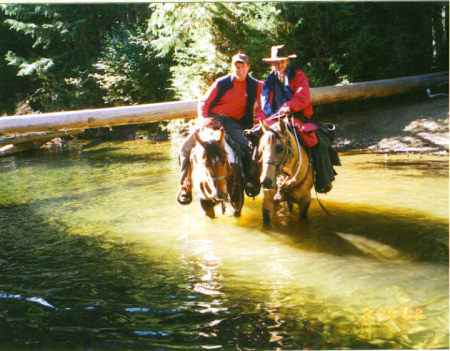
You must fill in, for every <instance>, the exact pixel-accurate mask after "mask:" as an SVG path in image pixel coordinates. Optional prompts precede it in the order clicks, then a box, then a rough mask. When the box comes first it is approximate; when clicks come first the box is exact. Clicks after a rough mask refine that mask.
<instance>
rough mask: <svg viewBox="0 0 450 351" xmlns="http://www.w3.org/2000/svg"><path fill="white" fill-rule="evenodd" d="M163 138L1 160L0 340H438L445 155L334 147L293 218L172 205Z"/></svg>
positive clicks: (255, 345)
mask: <svg viewBox="0 0 450 351" xmlns="http://www.w3.org/2000/svg"><path fill="white" fill-rule="evenodd" d="M177 147H178V146H177V145H172V144H170V143H161V144H152V143H150V142H148V141H132V142H110V143H109V142H108V143H107V142H105V143H91V144H89V143H84V144H79V143H73V144H72V145H70V146H64V147H62V148H60V149H58V148H57V149H49V150H43V151H40V152H38V153H30V154H22V155H17V156H14V157H3V158H1V159H0V345H1V346H0V349H1V350H17V349H47V350H60V349H77V350H103V349H120V350H126V349H161V350H167V349H174V348H180V349H215V348H222V349H241V350H242V349H244V348H247V349H257V350H261V349H277V348H280V349H304V348H308V349H343V348H350V349H367V348H369V349H377V348H382V349H394V348H395V349H412V348H419V349H428V348H434V349H436V348H448V347H449V335H448V327H449V322H448V321H449V319H448V318H449V316H448V307H449V306H448V290H449V288H448V210H449V208H448V159H447V158H444V157H432V156H422V157H418V156H413V155H410V156H405V155H397V156H392V155H386V156H385V155H373V154H347V155H341V160H342V163H343V165H342V167H339V168H337V171H338V173H339V175H338V176H337V179H336V181H335V183H334V188H333V190H332V191H331V192H330V193H329V194H327V195H322V194H320V195H319V199H320V201H321V202H322V204H323V205H324V206H325V207H326V209H327V210H328V211H329V212H330V213H331V216H328V215H327V214H325V212H324V211H322V209H321V208H320V207H319V205H318V203H317V200H316V199H315V198H314V200H313V202H312V205H311V209H310V213H309V219H308V221H307V222H300V221H299V220H298V217H299V214H298V210H297V209H296V208H294V211H293V213H292V214H290V213H289V212H288V210H287V209H285V210H282V211H281V213H279V215H278V216H277V217H276V218H274V221H273V225H272V227H271V228H270V229H263V227H262V224H261V196H259V197H257V198H256V199H255V200H252V199H246V203H245V205H244V209H243V215H242V217H241V218H234V217H233V216H232V214H231V211H228V212H226V213H225V215H223V214H222V213H221V211H220V209H219V208H217V209H216V213H217V214H218V218H216V219H214V220H211V219H209V218H207V217H205V216H204V214H203V212H202V210H201V208H200V206H199V203H198V201H197V199H196V198H194V203H193V204H192V205H190V206H185V207H183V206H180V205H178V203H177V202H176V201H175V196H176V192H177V182H178V164H177Z"/></svg>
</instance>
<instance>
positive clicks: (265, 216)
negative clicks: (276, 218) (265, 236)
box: [262, 208, 270, 226]
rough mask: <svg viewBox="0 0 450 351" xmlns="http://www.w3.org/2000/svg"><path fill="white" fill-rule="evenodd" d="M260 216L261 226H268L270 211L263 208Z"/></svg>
mask: <svg viewBox="0 0 450 351" xmlns="http://www.w3.org/2000/svg"><path fill="white" fill-rule="evenodd" d="M262 215H263V225H264V226H269V225H270V210H268V209H265V208H263V209H262Z"/></svg>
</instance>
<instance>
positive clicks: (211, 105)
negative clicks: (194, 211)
mask: <svg viewBox="0 0 450 351" xmlns="http://www.w3.org/2000/svg"><path fill="white" fill-rule="evenodd" d="M231 69H232V73H231V74H229V75H227V76H224V77H221V78H219V79H217V80H216V81H215V82H214V84H213V85H211V87H210V88H209V89H208V91H207V92H206V93H205V94H204V96H203V97H202V98H201V99H200V101H199V103H198V118H199V121H200V122H201V121H202V119H204V118H208V117H213V118H214V119H216V120H218V121H219V122H220V123H221V125H222V126H223V127H224V129H225V131H226V133H227V134H228V135H229V136H231V139H232V141H233V144H235V145H234V148H239V149H240V154H241V155H242V156H241V157H242V164H243V173H244V178H245V186H244V187H245V191H246V193H247V195H249V196H256V195H258V193H259V189H260V184H259V180H258V179H257V178H255V177H251V176H250V167H251V165H250V163H251V162H252V159H251V145H250V144H249V141H248V140H247V138H246V137H245V136H244V129H245V128H251V127H252V126H253V123H254V121H253V120H254V111H255V105H256V111H258V113H259V114H261V112H260V111H261V103H260V96H261V89H262V82H260V81H258V80H256V79H254V78H252V77H250V76H249V75H248V72H249V70H250V62H249V59H248V57H247V55H245V54H243V53H238V54H236V55H234V56H233V57H232V60H231ZM194 146H195V139H194V136H193V134H191V135H190V136H189V137H188V138H187V139H186V140H185V141H184V142H183V144H182V145H181V150H180V166H181V177H180V190H179V192H178V194H177V200H178V202H179V203H180V204H182V205H187V204H189V203H191V201H192V189H191V179H190V160H189V158H190V154H191V150H192V149H193V148H194ZM232 147H233V146H232ZM250 178H254V179H251V180H250Z"/></svg>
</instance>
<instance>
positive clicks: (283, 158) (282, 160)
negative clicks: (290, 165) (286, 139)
mask: <svg viewBox="0 0 450 351" xmlns="http://www.w3.org/2000/svg"><path fill="white" fill-rule="evenodd" d="M267 132H270V133H272V134H273V135H274V137H275V138H276V139H279V140H283V139H282V137H281V136H280V134H279V133H278V132H277V131H276V130H274V129H272V128H269V129H268V130H267ZM282 144H283V151H282V154H281V157H280V161H279V162H277V161H273V160H269V161H266V162H264V164H266V165H272V166H275V167H276V170H277V173H279V170H280V168H281V166H283V165H284V164H285V163H286V160H287V158H288V157H289V156H290V155H291V154H292V151H291V148H290V147H289V145H288V143H282ZM261 157H262V155H261ZM281 172H282V173H284V174H285V175H287V176H289V173H287V172H285V171H284V170H283V169H282V170H281Z"/></svg>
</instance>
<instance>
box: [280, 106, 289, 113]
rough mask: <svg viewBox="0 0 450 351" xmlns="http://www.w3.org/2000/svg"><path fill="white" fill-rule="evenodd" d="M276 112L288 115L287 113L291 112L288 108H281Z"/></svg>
mask: <svg viewBox="0 0 450 351" xmlns="http://www.w3.org/2000/svg"><path fill="white" fill-rule="evenodd" d="M278 112H280V113H289V112H291V108H290V107H289V106H283V107H282V108H280V110H279V111H278Z"/></svg>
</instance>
